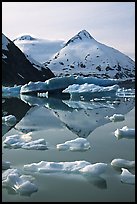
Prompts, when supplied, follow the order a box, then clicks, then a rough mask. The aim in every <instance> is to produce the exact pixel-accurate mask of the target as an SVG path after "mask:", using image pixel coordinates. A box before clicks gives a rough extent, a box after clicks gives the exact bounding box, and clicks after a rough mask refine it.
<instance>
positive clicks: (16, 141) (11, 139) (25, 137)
mask: <svg viewBox="0 0 137 204" xmlns="http://www.w3.org/2000/svg"><path fill="white" fill-rule="evenodd" d="M31 139H32V137H31V132H29V133H27V134H22V135H10V136H7V137H6V139H5V140H4V141H3V145H4V147H11V148H20V147H22V145H24V144H25V143H26V142H29V141H30V140H31Z"/></svg>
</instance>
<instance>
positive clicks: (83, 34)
mask: <svg viewBox="0 0 137 204" xmlns="http://www.w3.org/2000/svg"><path fill="white" fill-rule="evenodd" d="M77 36H79V38H82V39H83V38H88V39H93V37H92V36H91V35H90V34H89V32H87V31H86V30H81V31H80V32H79V33H78V34H77Z"/></svg>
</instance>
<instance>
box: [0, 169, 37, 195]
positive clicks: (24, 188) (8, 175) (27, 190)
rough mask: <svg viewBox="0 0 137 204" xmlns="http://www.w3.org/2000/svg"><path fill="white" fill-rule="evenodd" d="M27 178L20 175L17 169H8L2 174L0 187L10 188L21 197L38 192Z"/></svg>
mask: <svg viewBox="0 0 137 204" xmlns="http://www.w3.org/2000/svg"><path fill="white" fill-rule="evenodd" d="M31 180H32V179H30V178H29V179H28V176H25V175H21V173H20V171H19V170H18V169H8V170H6V171H5V172H4V173H3V174H2V186H3V187H10V188H12V189H13V190H15V191H16V192H17V193H19V194H21V195H31V194H32V193H33V192H36V191H37V190H38V187H37V186H36V185H35V184H34V183H32V181H31Z"/></svg>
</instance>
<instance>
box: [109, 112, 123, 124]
mask: <svg viewBox="0 0 137 204" xmlns="http://www.w3.org/2000/svg"><path fill="white" fill-rule="evenodd" d="M106 118H109V120H111V121H112V122H118V121H123V120H125V116H124V115H122V114H116V113H115V114H113V115H112V116H110V117H108V116H106Z"/></svg>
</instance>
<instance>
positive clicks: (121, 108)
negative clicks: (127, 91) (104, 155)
mask: <svg viewBox="0 0 137 204" xmlns="http://www.w3.org/2000/svg"><path fill="white" fill-rule="evenodd" d="M91 103H92V102H91ZM96 103H98V102H96ZM99 105H100V104H99ZM133 107H134V100H133V99H130V100H129V101H124V99H120V100H119V101H117V103H116V104H115V103H114V104H113V105H112V106H110V107H105V106H101V105H100V106H98V107H96V108H93V109H87V110H85V109H73V111H72V112H70V111H61V110H56V111H54V112H55V114H56V115H57V116H58V117H59V119H60V120H61V121H62V122H63V123H64V124H65V125H66V127H67V128H68V129H69V130H71V131H72V132H74V133H75V134H76V135H78V136H79V137H88V135H89V134H90V133H91V132H92V131H93V130H95V129H96V128H97V127H100V126H102V125H104V124H106V123H108V122H110V121H109V120H108V119H107V118H105V117H106V116H111V115H113V114H114V113H121V114H126V113H127V112H129V111H130V110H131V109H132V108H133Z"/></svg>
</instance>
